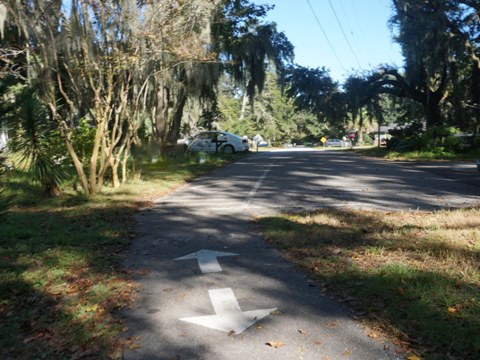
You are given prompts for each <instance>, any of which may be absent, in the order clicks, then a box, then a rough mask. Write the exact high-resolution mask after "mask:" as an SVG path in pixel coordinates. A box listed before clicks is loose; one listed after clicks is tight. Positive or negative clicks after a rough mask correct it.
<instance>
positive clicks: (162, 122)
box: [155, 84, 168, 144]
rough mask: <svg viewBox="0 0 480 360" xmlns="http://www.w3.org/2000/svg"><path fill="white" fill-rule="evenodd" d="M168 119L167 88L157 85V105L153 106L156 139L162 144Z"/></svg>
mask: <svg viewBox="0 0 480 360" xmlns="http://www.w3.org/2000/svg"><path fill="white" fill-rule="evenodd" d="M167 119H168V89H166V88H165V87H164V86H163V85H161V84H160V85H159V88H158V90H157V106H156V107H155V129H156V131H157V140H159V141H160V142H161V143H162V144H163V143H164V141H165V135H166V129H167Z"/></svg>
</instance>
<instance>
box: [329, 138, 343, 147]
mask: <svg viewBox="0 0 480 360" xmlns="http://www.w3.org/2000/svg"><path fill="white" fill-rule="evenodd" d="M325 146H326V147H330V146H338V147H344V146H345V142H343V141H342V140H340V139H328V140H327V142H326V143H325Z"/></svg>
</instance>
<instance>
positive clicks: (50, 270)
mask: <svg viewBox="0 0 480 360" xmlns="http://www.w3.org/2000/svg"><path fill="white" fill-rule="evenodd" d="M235 159H236V157H235V156H234V157H214V156H211V157H207V161H206V162H205V163H204V164H199V162H198V159H197V158H196V157H195V156H192V157H190V158H184V157H177V158H174V159H172V158H168V159H159V160H158V161H156V162H154V163H151V162H150V163H145V164H141V165H138V164H137V169H136V173H135V174H134V176H133V178H134V179H133V180H132V181H130V182H129V183H127V184H125V185H124V186H122V187H121V188H120V189H118V190H114V189H111V188H106V189H105V191H104V193H102V194H100V195H98V196H96V197H94V198H91V199H89V198H86V197H85V196H83V195H81V194H77V193H74V192H73V191H69V190H68V189H65V190H66V192H65V194H64V195H63V196H62V197H60V198H55V199H53V198H47V197H45V196H44V195H43V194H42V192H41V191H40V190H39V189H38V188H37V187H36V186H35V185H34V184H31V183H30V182H29V181H28V177H27V176H25V175H23V174H21V173H13V172H11V173H10V174H7V175H8V177H7V185H6V186H5V189H4V191H3V193H2V196H3V198H4V199H7V198H8V207H7V211H6V212H4V213H3V214H0V220H1V221H0V234H2V235H1V236H0V322H1V324H2V326H1V327H0V354H1V358H2V359H7V358H22V359H23V358H24V359H37V358H38V359H40V358H41V359H63V358H64V359H67V358H81V357H82V356H83V357H89V358H91V357H92V356H95V357H96V358H107V357H109V358H121V356H122V349H123V345H127V346H131V347H135V346H136V344H135V343H134V342H132V341H130V340H121V339H120V338H119V335H120V334H121V333H122V331H123V330H124V326H123V325H122V323H121V321H119V319H118V318H117V317H116V316H115V313H116V312H117V311H118V310H119V309H121V308H124V307H125V306H128V305H129V304H130V303H131V302H132V300H133V299H134V298H135V294H136V285H135V284H134V283H133V282H132V281H131V279H130V275H129V274H127V273H126V272H125V271H123V270H122V269H121V268H120V266H119V263H120V261H121V260H122V258H123V256H124V254H125V251H126V249H127V248H128V246H129V244H130V241H131V239H132V238H134V237H135V236H136V234H135V227H136V224H135V223H134V221H133V220H132V214H133V213H134V212H136V211H137V210H138V208H139V207H143V206H145V204H148V202H149V201H150V200H152V199H154V198H156V197H158V196H160V195H162V194H164V193H166V192H168V191H171V190H172V189H174V188H176V187H178V186H180V185H182V184H184V183H185V182H186V181H188V180H190V179H192V178H193V177H195V176H198V175H199V174H203V173H205V172H208V171H210V170H212V169H213V168H215V167H218V166H221V165H223V164H226V163H228V162H230V161H232V160H235Z"/></svg>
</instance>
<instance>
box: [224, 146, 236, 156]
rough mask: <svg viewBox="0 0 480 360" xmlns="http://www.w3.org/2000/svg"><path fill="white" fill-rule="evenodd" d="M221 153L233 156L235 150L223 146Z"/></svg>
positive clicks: (231, 147)
mask: <svg viewBox="0 0 480 360" xmlns="http://www.w3.org/2000/svg"><path fill="white" fill-rule="evenodd" d="M222 152H223V153H224V154H233V153H234V152H235V149H234V148H233V146H232V145H225V146H224V147H223V148H222Z"/></svg>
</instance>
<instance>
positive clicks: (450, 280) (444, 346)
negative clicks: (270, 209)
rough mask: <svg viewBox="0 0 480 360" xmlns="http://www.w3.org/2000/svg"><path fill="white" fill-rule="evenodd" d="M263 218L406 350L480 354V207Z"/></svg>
mask: <svg viewBox="0 0 480 360" xmlns="http://www.w3.org/2000/svg"><path fill="white" fill-rule="evenodd" d="M259 223H260V225H261V226H262V228H263V231H264V234H265V236H266V237H267V239H268V240H269V241H270V242H271V243H272V244H274V245H275V246H277V247H279V248H280V249H282V250H283V251H285V252H286V253H287V254H288V256H289V257H290V258H292V259H294V261H295V262H296V263H297V264H298V265H300V266H301V267H303V268H304V269H305V270H306V271H309V272H310V273H311V276H314V277H316V278H317V279H319V280H320V281H321V282H322V283H323V285H322V287H323V290H324V291H329V292H331V293H333V294H336V295H337V296H339V297H340V298H343V299H345V301H347V302H348V303H349V304H350V305H351V306H352V307H353V308H354V309H356V310H357V313H358V315H359V316H360V317H361V318H362V319H363V320H364V321H366V322H367V323H368V324H369V325H370V327H371V328H373V329H381V330H382V332H383V333H387V334H389V335H390V336H392V338H394V339H395V340H394V342H395V343H396V344H397V345H399V346H400V350H401V351H403V352H404V353H405V354H412V353H416V354H418V355H421V356H422V357H424V358H425V359H445V358H452V359H472V360H473V359H478V358H480V342H479V337H478V336H479V334H480V268H479V263H480V209H466V210H455V211H441V212H436V213H423V212H422V213H421V212H405V213H384V212H374V211H369V212H366V211H362V212H356V211H340V210H322V211H318V212H316V213H313V214H304V215H291V216H290V215H284V216H280V217H270V218H263V219H260V220H259Z"/></svg>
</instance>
